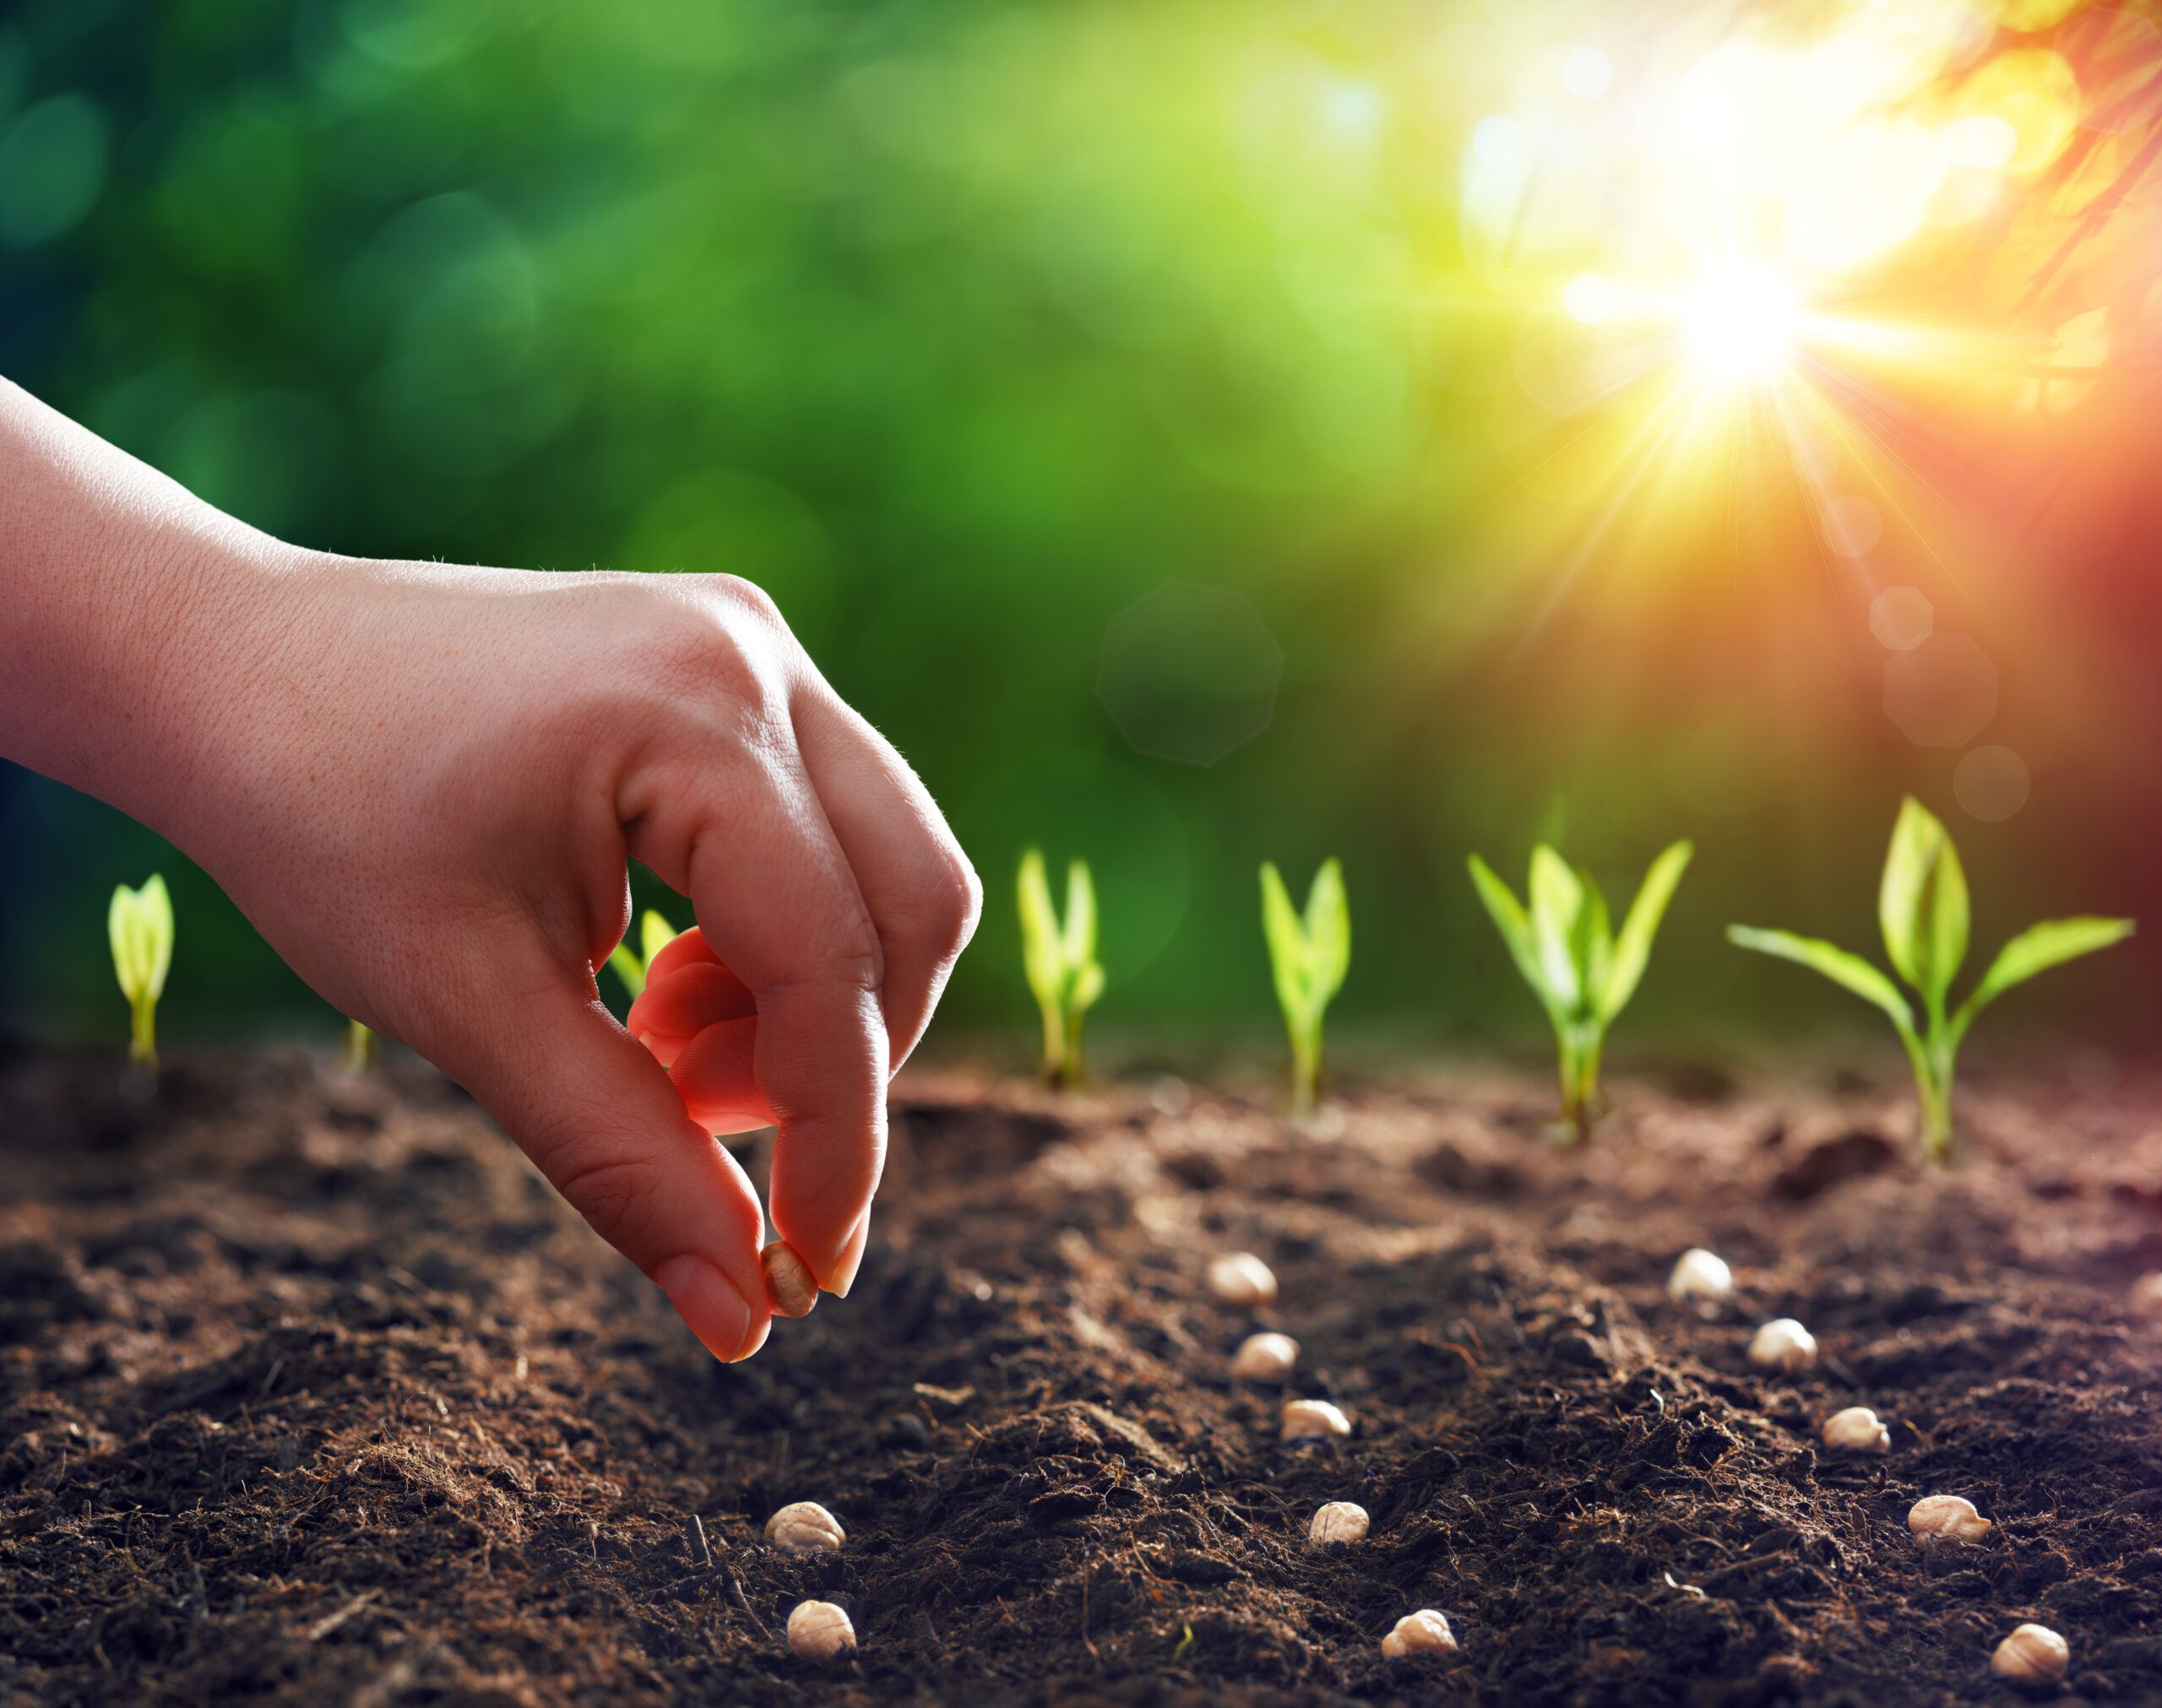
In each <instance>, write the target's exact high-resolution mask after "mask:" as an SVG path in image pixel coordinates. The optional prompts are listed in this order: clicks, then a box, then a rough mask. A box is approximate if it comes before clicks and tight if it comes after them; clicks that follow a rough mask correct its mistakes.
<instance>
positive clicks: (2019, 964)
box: [1953, 915, 2133, 1038]
mask: <svg viewBox="0 0 2162 1708" xmlns="http://www.w3.org/2000/svg"><path fill="white" fill-rule="evenodd" d="M2132 930H2133V925H2132V921H2131V920H2130V919H2097V918H2095V917H2094V916H2092V915H2089V916H2085V917H2083V918H2080V919H2045V921H2043V923H2042V924H2039V925H2029V927H2028V928H2027V929H2026V930H2023V931H2022V932H2021V933H2020V934H2019V935H2018V936H2016V937H2014V938H2013V940H2012V941H2010V942H2009V943H2007V944H2006V945H2005V946H2003V947H2002V949H2000V950H1998V951H1997V952H1996V960H1994V961H1992V962H1991V963H1990V970H1989V971H1988V972H1986V973H1983V974H1982V982H1981V983H1980V984H1977V985H1976V986H1975V990H1974V994H1973V995H1971V996H1969V997H1968V999H1967V1000H1966V1001H1964V1003H1962V1004H1961V1005H1960V1007H1959V1014H1958V1018H1957V1019H1956V1020H1954V1021H1953V1037H1954V1038H1958V1037H1959V1036H1960V1035H1961V1034H1963V1033H1964V1032H1965V1031H1966V1029H1967V1027H1968V1024H1969V1022H1971V1021H1972V1020H1973V1019H1974V1017H1975V1016H1976V1015H1977V1014H1979V1013H1980V1012H1981V1011H1982V1010H1983V1009H1984V1008H1985V1007H1986V1006H1988V1005H1989V1004H1991V1002H1994V1001H1995V1000H1996V999H1997V998H1998V997H1999V996H2001V995H2003V994H2004V993H2005V992H2006V991H2007V990H2010V989H2011V988H2012V987H2013V985H2015V984H2022V983H2023V982H2025V981H2026V980H2027V979H2032V978H2033V977H2034V975H2035V974H2036V973H2046V972H2048V971H2049V969H2050V968H2052V967H2056V966H2059V965H2061V964H2062V963H2063V962H2067V961H2073V960H2077V959H2078V957H2080V956H2082V955H2091V954H2093V953H2094V952H2095V951H2096V950H2097V949H2106V948H2108V947H2109V946H2110V944H2112V943H2121V942H2122V941H2124V940H2125V939H2126V938H2127V937H2129V936H2130V935H2132Z"/></svg>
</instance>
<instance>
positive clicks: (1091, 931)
mask: <svg viewBox="0 0 2162 1708" xmlns="http://www.w3.org/2000/svg"><path fill="white" fill-rule="evenodd" d="M1062 936H1063V941H1062V943H1061V945H1060V946H1061V948H1062V950H1063V951H1064V952H1065V957H1066V971H1067V976H1068V977H1069V978H1071V977H1072V976H1073V975H1074V974H1075V973H1078V972H1079V970H1080V969H1081V968H1084V967H1086V966H1088V965H1089V963H1090V962H1093V961H1095V958H1096V887H1095V884H1094V883H1093V882H1092V881H1090V879H1089V862H1088V861H1086V860H1075V861H1073V863H1072V864H1071V865H1068V866H1067V869H1066V930H1065V931H1064V933H1063V934H1062Z"/></svg>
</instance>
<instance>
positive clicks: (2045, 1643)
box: [1990, 1625, 2072, 1684]
mask: <svg viewBox="0 0 2162 1708" xmlns="http://www.w3.org/2000/svg"><path fill="white" fill-rule="evenodd" d="M2071 1665H2072V1646H2071V1645H2070V1644H2069V1643H2067V1642H2066V1641H2065V1640H2064V1639H2063V1638H2062V1637H2061V1636H2059V1635H2057V1634H2056V1632H2055V1631H2053V1630H2051V1629H2050V1628H2049V1627H2048V1626H2047V1625H2020V1626H2018V1627H2016V1628H2015V1629H2013V1633H2012V1635H2010V1636H2008V1637H2007V1638H2006V1639H2005V1640H2003V1641H2002V1642H2001V1643H1999V1644H1998V1645H1997V1646H1996V1653H1995V1654H1994V1655H1991V1656H1990V1671H1991V1672H1992V1673H1996V1675H1997V1677H1999V1678H2012V1679H2015V1680H2017V1681H2018V1683H2020V1684H2062V1683H2063V1682H2064V1675H2065V1673H2066V1671H2067V1669H2068V1668H2069V1667H2071Z"/></svg>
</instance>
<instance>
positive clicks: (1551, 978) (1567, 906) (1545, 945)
mask: <svg viewBox="0 0 2162 1708" xmlns="http://www.w3.org/2000/svg"><path fill="white" fill-rule="evenodd" d="M1530 897H1531V909H1530V911H1531V941H1532V946H1533V948H1534V950H1535V952H1536V953H1537V954H1538V956H1539V965H1540V970H1541V971H1542V972H1543V973H1545V977H1546V989H1547V990H1550V991H1551V992H1552V993H1553V995H1554V999H1555V1000H1556V1001H1557V1002H1559V1003H1560V1004H1561V1006H1562V1007H1563V1008H1564V1009H1565V1010H1567V1011H1569V1012H1571V1013H1574V1012H1575V1011H1576V1010H1577V1007H1578V1004H1579V1003H1581V1002H1582V1000H1583V973H1582V969H1581V968H1579V967H1578V964H1577V944H1576V933H1577V919H1578V915H1579V914H1581V913H1582V912H1583V905H1584V887H1583V880H1582V879H1580V878H1578V876H1577V875H1576V873H1575V872H1573V871H1572V870H1570V869H1569V863H1568V862H1567V860H1565V859H1562V856H1561V855H1559V854H1556V853H1555V852H1554V850H1553V849H1551V848H1549V847H1547V845H1546V844H1545V843H1540V844H1539V846H1538V847H1536V848H1535V849H1532V851H1531V887H1530Z"/></svg>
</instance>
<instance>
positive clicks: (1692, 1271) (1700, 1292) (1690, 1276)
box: [1666, 1245, 1734, 1304]
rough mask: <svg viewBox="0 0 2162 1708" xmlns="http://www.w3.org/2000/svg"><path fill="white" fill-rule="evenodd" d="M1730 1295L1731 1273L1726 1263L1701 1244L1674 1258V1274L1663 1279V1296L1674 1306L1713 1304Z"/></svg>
mask: <svg viewBox="0 0 2162 1708" xmlns="http://www.w3.org/2000/svg"><path fill="white" fill-rule="evenodd" d="M1733 1293H1734V1272H1733V1271H1732V1270H1730V1269H1729V1268H1728V1267H1727V1266H1726V1260H1725V1258H1723V1257H1721V1256H1720V1255H1719V1254H1718V1253H1717V1252H1715V1251H1707V1250H1704V1248H1703V1246H1701V1245H1695V1246H1692V1247H1691V1248H1690V1249H1689V1250H1687V1251H1685V1252H1683V1253H1682V1254H1681V1256H1680V1257H1679V1258H1677V1259H1676V1260H1675V1265H1674V1272H1673V1273H1672V1274H1671V1275H1670V1276H1668V1277H1666V1296H1667V1297H1668V1298H1669V1299H1674V1300H1676V1302H1677V1303H1686V1302H1689V1301H1695V1302H1697V1303H1698V1304H1718V1303H1719V1301H1720V1300H1721V1299H1727V1298H1730V1297H1731V1296H1732V1294H1733Z"/></svg>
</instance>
